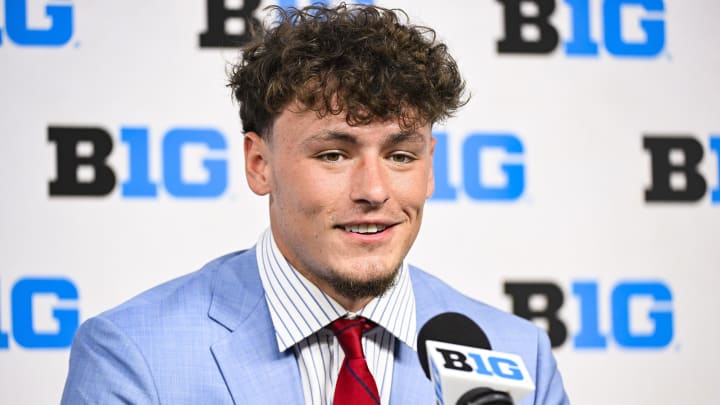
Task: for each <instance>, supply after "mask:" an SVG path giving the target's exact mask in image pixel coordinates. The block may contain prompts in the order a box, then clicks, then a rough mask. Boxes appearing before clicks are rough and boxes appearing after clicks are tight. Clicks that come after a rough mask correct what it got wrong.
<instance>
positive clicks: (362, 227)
mask: <svg viewBox="0 0 720 405" xmlns="http://www.w3.org/2000/svg"><path fill="white" fill-rule="evenodd" d="M339 228H340V229H343V230H345V232H350V233H356V234H360V235H374V234H378V233H380V232H383V231H384V230H386V229H388V228H390V226H389V225H381V224H353V225H343V226H340V227H339Z"/></svg>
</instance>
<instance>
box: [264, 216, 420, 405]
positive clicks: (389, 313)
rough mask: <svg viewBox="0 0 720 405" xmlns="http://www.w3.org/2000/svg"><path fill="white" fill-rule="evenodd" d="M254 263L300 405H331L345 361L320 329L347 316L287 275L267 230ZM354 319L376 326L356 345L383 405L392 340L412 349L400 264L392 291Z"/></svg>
mask: <svg viewBox="0 0 720 405" xmlns="http://www.w3.org/2000/svg"><path fill="white" fill-rule="evenodd" d="M257 261H258V268H259V270H260V279H261V280H262V284H263V288H264V289H265V299H266V300H267V304H268V307H269V308H270V315H271V317H272V322H273V326H274V327H275V335H276V337H277V344H278V349H279V350H280V351H281V352H284V351H285V350H289V349H292V350H294V352H295V357H296V358H297V361H298V367H299V370H300V375H301V377H302V385H303V391H304V395H305V403H306V404H308V405H331V404H332V402H333V395H334V392H335V382H336V380H337V376H338V373H339V372H340V366H341V365H342V361H343V359H344V357H345V355H344V353H343V351H342V349H341V348H340V345H339V344H338V342H337V339H335V336H334V335H333V333H332V331H330V330H328V329H325V328H324V327H325V326H326V325H328V324H329V323H330V322H332V321H334V320H335V319H337V318H340V317H342V316H344V315H346V314H349V313H348V311H347V310H345V309H344V308H343V307H342V306H341V305H340V304H338V303H337V302H336V301H335V300H333V299H332V298H330V297H329V296H328V295H327V294H325V293H324V292H322V291H321V290H320V289H319V288H317V287H316V286H315V285H314V284H312V283H311V282H310V281H308V280H307V279H306V278H305V277H303V276H302V275H301V274H300V273H298V272H297V271H296V270H295V269H293V267H292V266H291V265H290V264H289V263H288V262H287V260H285V258H284V257H283V256H282V254H281V253H280V250H279V249H278V247H277V245H276V244H275V240H274V239H273V236H272V232H271V231H270V229H267V230H266V231H265V232H264V233H263V234H262V235H260V239H259V241H258V245H257ZM350 315H354V314H350ZM357 315H359V316H364V317H365V318H367V319H370V320H372V321H373V322H375V323H376V324H378V327H376V328H374V329H373V330H371V331H369V332H367V333H366V334H365V335H364V336H363V339H362V344H363V350H364V352H365V357H366V359H367V363H368V368H369V369H370V372H371V373H372V375H373V377H374V378H375V382H376V384H377V387H378V391H379V392H380V400H381V403H382V404H383V405H387V404H389V402H390V389H391V385H392V372H393V361H394V358H395V356H394V348H395V339H400V340H401V341H402V342H404V343H405V344H407V345H409V346H410V347H412V348H413V349H415V340H416V332H417V331H416V327H417V326H416V320H415V295H414V294H413V289H412V284H411V283H410V275H409V273H408V268H407V264H406V263H405V262H403V264H402V268H401V269H400V272H399V273H398V278H397V281H396V283H395V284H394V285H393V287H392V288H391V289H390V290H388V291H387V292H386V293H385V294H383V295H382V296H380V297H376V298H374V299H373V300H372V301H370V303H368V304H367V305H366V306H365V307H364V308H363V309H362V310H361V311H360V312H358V313H357Z"/></svg>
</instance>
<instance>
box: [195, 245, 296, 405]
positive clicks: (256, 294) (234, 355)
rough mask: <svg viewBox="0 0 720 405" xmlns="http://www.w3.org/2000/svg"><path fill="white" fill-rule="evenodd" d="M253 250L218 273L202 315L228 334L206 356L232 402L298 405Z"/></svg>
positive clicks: (288, 356) (290, 357) (291, 361)
mask: <svg viewBox="0 0 720 405" xmlns="http://www.w3.org/2000/svg"><path fill="white" fill-rule="evenodd" d="M256 263H257V262H256V259H255V249H251V250H249V251H247V252H245V253H244V254H241V255H239V256H236V257H233V258H231V259H229V260H228V261H226V262H225V263H224V264H223V265H222V266H220V268H218V271H217V274H216V276H215V280H214V282H213V292H212V294H213V298H212V303H211V305H210V309H209V311H208V316H209V317H210V318H212V319H213V320H215V321H216V322H218V323H219V324H221V325H222V326H224V327H225V328H226V329H228V331H229V332H230V333H229V334H228V335H226V337H225V338H223V339H221V340H220V341H218V342H216V343H215V344H213V345H212V347H211V349H210V350H211V351H212V355H213V357H214V358H215V362H216V363H217V365H218V368H219V370H220V373H221V374H222V377H223V379H224V381H225V384H226V385H227V388H228V390H229V391H230V395H231V396H232V398H233V402H234V403H236V404H250V403H259V402H260V401H262V402H267V403H282V404H298V405H302V404H303V402H304V396H303V390H302V386H301V379H300V373H299V371H298V366H297V361H296V360H295V355H294V354H293V352H292V350H287V351H286V352H284V353H281V352H280V351H279V350H278V346H277V341H276V337H275V329H274V328H273V326H272V321H271V319H270V312H269V310H268V307H267V303H266V301H265V298H264V293H263V289H262V283H261V282H260V277H259V275H258V270H257V264H256Z"/></svg>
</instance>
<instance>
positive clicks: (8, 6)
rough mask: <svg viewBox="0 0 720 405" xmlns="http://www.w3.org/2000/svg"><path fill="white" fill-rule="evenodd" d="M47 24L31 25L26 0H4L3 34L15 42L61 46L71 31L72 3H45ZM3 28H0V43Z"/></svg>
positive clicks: (66, 41) (1, 42)
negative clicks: (41, 25)
mask: <svg viewBox="0 0 720 405" xmlns="http://www.w3.org/2000/svg"><path fill="white" fill-rule="evenodd" d="M44 17H45V18H46V19H47V20H49V22H50V23H49V26H48V27H43V28H40V27H31V26H29V23H28V4H27V0H5V32H4V34H5V36H6V37H7V38H9V39H10V40H12V42H14V43H15V44H17V45H19V46H61V45H64V44H66V43H68V41H70V38H71V37H72V35H73V7H72V5H71V4H70V2H69V1H62V0H59V1H54V2H50V3H48V4H47V5H46V6H45V15H44ZM1 45H3V32H2V31H1V30H0V46H1Z"/></svg>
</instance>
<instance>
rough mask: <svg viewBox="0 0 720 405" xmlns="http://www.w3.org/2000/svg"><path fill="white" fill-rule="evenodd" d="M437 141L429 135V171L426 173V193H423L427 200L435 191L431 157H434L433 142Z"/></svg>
mask: <svg viewBox="0 0 720 405" xmlns="http://www.w3.org/2000/svg"><path fill="white" fill-rule="evenodd" d="M436 141H437V139H435V137H434V136H432V135H430V167H429V169H428V170H430V173H428V180H427V192H426V193H425V198H426V199H428V198H430V196H432V194H433V192H434V191H435V169H434V166H433V156H434V155H435V142H436Z"/></svg>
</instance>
